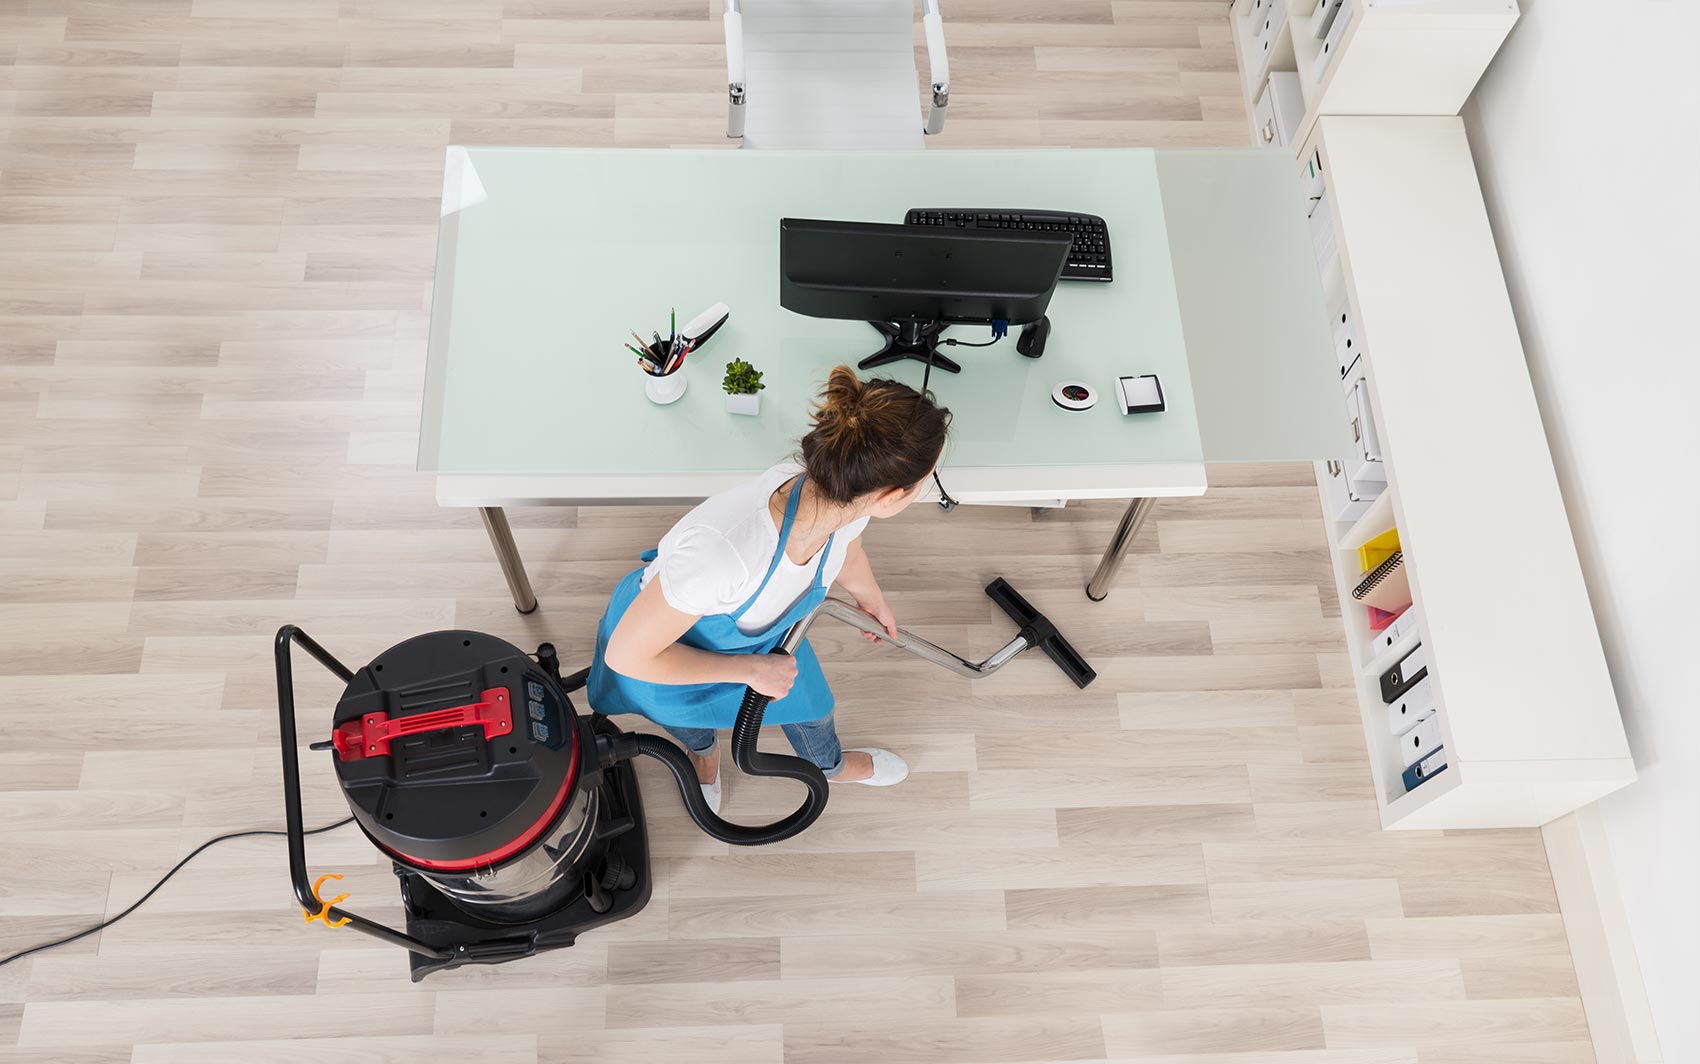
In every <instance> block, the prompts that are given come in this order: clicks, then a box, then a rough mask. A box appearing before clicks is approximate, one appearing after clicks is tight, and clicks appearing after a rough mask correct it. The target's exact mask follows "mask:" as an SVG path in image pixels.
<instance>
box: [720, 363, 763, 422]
mask: <svg viewBox="0 0 1700 1064" xmlns="http://www.w3.org/2000/svg"><path fill="white" fill-rule="evenodd" d="M720 386H721V387H722V388H725V389H726V409H727V410H728V411H729V412H731V413H734V414H749V415H751V416H754V415H756V414H759V413H761V390H762V389H763V388H765V387H767V385H765V384H763V383H762V382H761V370H759V369H756V368H755V367H754V366H752V365H750V364H749V363H748V362H745V361H744V360H743V359H741V358H735V359H733V360H732V361H730V362H728V363H726V379H725V380H724V381H722V382H721V385H720Z"/></svg>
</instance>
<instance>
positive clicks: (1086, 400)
mask: <svg viewBox="0 0 1700 1064" xmlns="http://www.w3.org/2000/svg"><path fill="white" fill-rule="evenodd" d="M1097 401H1098V393H1097V392H1095V391H1093V390H1092V386H1091V385H1090V384H1087V383H1086V382H1085V381H1063V382H1062V383H1060V384H1058V385H1057V386H1056V387H1055V388H1052V389H1051V402H1053V403H1055V404H1057V405H1058V406H1060V407H1062V408H1063V409H1064V410H1090V409H1092V404H1093V403H1096V402H1097Z"/></svg>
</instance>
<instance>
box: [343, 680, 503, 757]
mask: <svg viewBox="0 0 1700 1064" xmlns="http://www.w3.org/2000/svg"><path fill="white" fill-rule="evenodd" d="M480 697H481V698H482V699H483V701H481V702H469V703H467V704H466V705H464V706H451V707H450V708H448V709H436V710H432V711H431V712H429V713H415V714H413V715H412V716H409V717H397V718H395V719H394V720H391V719H390V717H389V714H387V713H367V714H365V715H363V716H361V717H360V719H358V720H349V721H344V722H342V723H341V724H340V725H338V726H337V729H336V731H334V732H332V733H331V745H332V746H334V747H336V753H337V756H338V757H339V758H341V759H342V760H344V761H358V760H360V759H361V758H363V757H383V756H386V755H388V754H389V752H390V742H391V740H394V739H400V738H403V737H405V736H409V735H419V734H421V733H423V732H434V731H444V730H446V729H448V728H464V727H466V726H467V725H469V724H482V725H484V738H486V739H494V738H496V737H497V736H498V735H507V734H508V733H509V732H511V731H513V729H514V714H513V708H512V707H511V706H510V705H509V704H508V689H507V688H506V687H491V688H489V689H487V690H486V691H484V693H483V694H482V695H481V696H480Z"/></svg>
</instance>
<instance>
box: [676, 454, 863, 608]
mask: <svg viewBox="0 0 1700 1064" xmlns="http://www.w3.org/2000/svg"><path fill="white" fill-rule="evenodd" d="M802 471H803V467H802V466H800V465H796V464H795V463H790V462H786V463H782V464H780V465H776V466H774V467H773V468H772V469H769V470H768V471H767V472H765V473H763V474H762V475H761V476H759V477H757V478H756V479H755V480H752V481H750V482H749V483H748V484H740V485H739V486H738V487H735V488H732V489H730V490H728V491H723V492H721V493H720V494H719V495H716V496H714V497H713V498H710V499H707V500H705V501H704V502H703V503H702V504H701V505H700V506H698V507H697V508H696V509H694V510H692V511H691V512H690V513H688V514H686V515H685V517H684V519H683V520H681V521H680V522H679V523H678V524H676V525H674V526H673V528H672V531H670V532H668V533H667V534H666V535H665V536H662V537H661V545H660V547H658V548H657V553H656V558H655V560H654V561H653V562H650V563H649V568H647V569H645V570H644V573H643V583H644V586H646V587H647V586H648V585H649V582H650V581H651V580H653V579H655V577H656V574H658V573H659V574H660V576H661V593H662V594H663V595H664V596H665V597H666V599H667V604H668V605H669V606H672V607H673V608H674V609H676V610H678V611H679V612H681V613H696V614H714V613H731V612H733V611H735V610H736V609H737V608H738V607H739V606H742V605H743V604H744V603H745V602H747V601H748V600H749V597H750V596H751V595H754V594H755V593H756V588H758V587H761V581H762V577H764V576H766V575H767V567H768V564H769V563H770V562H772V561H773V555H774V552H775V551H777V550H778V549H779V528H778V526H777V525H776V524H775V523H774V521H775V518H774V516H773V514H772V513H770V512H769V510H768V508H767V500H768V498H769V497H770V496H771V495H772V494H773V493H774V491H776V490H777V489H778V488H779V486H780V485H782V484H784V483H785V482H786V481H787V480H790V479H791V478H792V477H794V476H796V475H797V474H798V473H801V472H802ZM866 527H868V519H867V518H866V517H862V518H858V519H856V520H855V521H852V522H850V523H849V524H847V525H845V526H844V527H843V528H841V529H839V530H838V532H837V533H836V534H835V535H834V536H833V539H832V554H831V555H830V556H829V557H828V558H827V559H826V567H825V568H824V569H822V570H821V582H822V583H823V584H825V585H827V586H830V585H831V584H832V582H833V581H834V580H836V579H837V578H838V572H839V570H841V569H843V568H844V559H845V558H846V557H847V555H848V552H849V550H850V544H851V543H852V542H853V541H854V540H855V539H856V537H857V536H859V535H861V534H862V529H864V528H866ZM819 562H820V553H819V552H818V551H817V552H816V553H815V556H814V557H812V558H810V559H809V560H808V561H806V562H804V563H803V564H801V565H798V564H797V563H796V562H793V561H792V560H791V559H790V558H789V557H786V556H781V557H780V559H779V567H778V568H777V569H775V570H774V571H773V579H771V580H769V581H768V582H767V587H765V588H762V592H761V597H760V598H758V599H756V601H755V602H754V603H753V604H752V605H751V606H750V608H749V610H748V611H747V612H746V613H745V614H744V615H743V616H742V617H740V618H738V630H739V631H740V632H745V633H754V632H759V631H761V630H762V629H764V628H767V627H768V626H769V625H771V624H773V622H774V621H776V620H778V619H779V618H780V617H781V616H783V615H784V614H785V611H786V610H788V609H790V608H791V607H792V606H793V605H795V604H796V602H797V600H798V599H800V598H802V597H803V596H804V595H805V594H807V593H808V591H809V589H810V588H811V587H813V586H814V579H815V566H816V565H817V564H819Z"/></svg>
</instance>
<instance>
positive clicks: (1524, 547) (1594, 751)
mask: <svg viewBox="0 0 1700 1064" xmlns="http://www.w3.org/2000/svg"><path fill="white" fill-rule="evenodd" d="M1301 28H1302V27H1301ZM1313 152H1320V153H1321V164H1322V170H1323V179H1324V181H1325V183H1326V185H1327V187H1328V189H1329V192H1330V195H1329V204H1330V210H1331V211H1333V212H1334V213H1333V219H1334V224H1335V227H1336V241H1337V245H1338V247H1337V254H1336V258H1337V261H1338V262H1339V264H1340V268H1341V271H1342V277H1341V281H1342V284H1343V287H1344V289H1345V291H1346V296H1347V298H1349V299H1350V301H1351V304H1352V308H1353V313H1354V318H1355V322H1356V326H1357V335H1358V339H1359V340H1360V342H1361V344H1362V346H1363V349H1364V354H1363V356H1362V358H1361V359H1360V365H1361V369H1360V371H1359V372H1357V373H1354V374H1353V375H1352V378H1351V380H1356V379H1357V378H1358V377H1359V376H1361V377H1362V379H1363V380H1364V381H1365V386H1366V389H1367V392H1368V398H1369V402H1370V408H1371V411H1370V412H1371V416H1372V417H1373V418H1374V420H1375V422H1376V432H1377V435H1378V437H1379V439H1380V442H1381V445H1382V447H1383V449H1384V454H1386V456H1387V463H1386V470H1387V473H1388V481H1389V483H1388V486H1387V488H1386V489H1385V490H1384V491H1383V493H1382V494H1381V496H1379V497H1378V498H1377V499H1376V500H1375V501H1374V502H1373V503H1371V504H1370V505H1369V506H1368V508H1367V509H1366V510H1365V511H1364V513H1363V514H1362V515H1361V516H1359V517H1358V518H1357V519H1355V520H1350V521H1333V520H1330V521H1328V522H1327V524H1326V527H1327V529H1328V532H1329V533H1330V539H1331V544H1330V546H1331V555H1332V563H1331V564H1332V567H1333V570H1334V577H1335V585H1336V591H1337V593H1338V595H1339V601H1340V604H1341V616H1342V621H1343V625H1344V628H1345V634H1346V643H1347V649H1348V652H1349V659H1350V661H1351V662H1352V666H1353V671H1352V680H1353V683H1354V685H1355V688H1356V691H1357V694H1358V700H1359V710H1360V715H1361V717H1362V722H1363V726H1364V740H1365V748H1366V750H1367V751H1368V755H1369V762H1370V768H1371V773H1372V775H1373V776H1374V779H1375V791H1376V804H1377V808H1378V811H1379V813H1380V817H1381V823H1382V826H1383V827H1384V828H1399V829H1435V828H1441V829H1446V828H1478V827H1527V826H1539V825H1541V824H1545V823H1547V822H1549V821H1551V820H1552V819H1554V818H1556V817H1558V816H1561V815H1563V814H1565V813H1567V812H1570V811H1571V810H1574V809H1576V808H1578V807H1579V806H1581V805H1584V804H1587V803H1588V802H1591V801H1594V800H1597V799H1598V798H1599V797H1601V796H1602V795H1604V794H1608V793H1610V792H1611V791H1613V790H1616V789H1617V788H1619V787H1622V786H1623V785H1624V784H1626V783H1628V782H1629V781H1631V780H1633V779H1634V775H1635V770H1634V765H1633V762H1632V761H1631V760H1630V757H1629V750H1628V743H1627V740H1626V738H1625V736H1624V732H1623V723H1622V719H1621V717H1620V716H1619V713H1618V709H1617V703H1616V698H1615V695H1614V694H1613V692H1612V689H1611V682H1610V677H1609V675H1608V673H1607V671H1606V669H1605V660H1604V654H1603V652H1602V651H1601V649H1600V645H1599V633H1598V630H1597V629H1596V627H1595V625H1594V620H1593V612H1592V609H1591V606H1590V604H1589V602H1588V597H1587V591H1586V588H1585V586H1584V585H1583V584H1582V581H1581V573H1580V566H1579V564H1578V562H1577V560H1576V553H1575V544H1574V542H1573V541H1572V540H1571V538H1570V531H1569V523H1568V519H1567V515H1566V513H1565V510H1564V505H1563V499H1562V496H1561V495H1560V493H1559V491H1558V487H1557V479H1556V476H1555V475H1554V473H1553V469H1552V458H1551V454H1550V452H1549V451H1548V449H1547V445H1546V434H1545V431H1544V429H1543V427H1542V425H1541V422H1540V416H1539V410H1538V408H1537V407H1536V405H1535V403H1534V400H1533V389H1532V387H1531V385H1530V382H1529V378H1528V368H1527V365H1526V363H1525V361H1524V359H1523V353H1522V346H1521V344H1520V342H1519V339H1518V335H1517V331H1516V325H1515V322H1514V321H1513V320H1512V317H1511V313H1510V305H1509V300H1508V299H1507V297H1506V294H1505V290H1504V280H1503V276H1502V274H1501V272H1500V265H1499V259H1498V253H1497V250H1496V249H1495V247H1494V244H1493V237H1492V232H1491V230H1490V229H1489V228H1488V225H1487V221H1486V215H1485V211H1484V210H1483V207H1482V202H1481V189H1480V185H1479V184H1478V182H1477V179H1476V175H1475V167H1474V161H1473V160H1472V159H1471V157H1470V152H1469V145H1468V141H1467V140H1466V138H1465V137H1464V132H1463V125H1462V123H1461V122H1460V121H1459V120H1458V119H1457V118H1455V117H1451V118H1448V117H1408V118H1380V117H1337V116H1331V115H1325V116H1322V117H1321V118H1320V119H1318V120H1317V121H1316V123H1315V125H1314V128H1313V129H1312V132H1311V139H1310V140H1309V141H1308V142H1307V143H1306V144H1305V145H1303V147H1302V148H1301V150H1300V152H1299V153H1298V159H1299V160H1301V162H1299V163H1298V165H1300V166H1307V165H1308V160H1309V159H1310V158H1311V155H1312V153H1313ZM1307 194H1310V193H1307ZM1351 380H1348V381H1343V382H1342V384H1343V386H1349V385H1350V383H1351ZM1459 380H1468V381H1470V382H1471V387H1469V388H1458V387H1456V386H1455V385H1456V382H1457V381H1459ZM1341 413H1342V416H1344V415H1345V413H1346V412H1345V410H1344V406H1342V411H1341ZM1461 426H1468V427H1469V429H1468V430H1464V429H1462V428H1461ZM1483 453H1491V454H1493V456H1494V465H1495V469H1496V470H1497V475H1496V476H1494V477H1491V478H1489V477H1487V476H1484V475H1483V468H1482V463H1481V455H1482V454H1483ZM1317 481H1318V486H1319V489H1321V490H1322V492H1323V498H1324V506H1325V507H1329V506H1330V503H1329V492H1330V489H1332V488H1333V487H1334V479H1333V478H1329V477H1328V476H1327V472H1326V468H1325V466H1323V465H1321V464H1319V465H1318V467H1317ZM1329 512H1330V513H1332V512H1334V511H1332V509H1330V510H1329ZM1389 527H1397V528H1398V529H1399V534H1400V547H1401V550H1402V551H1403V553H1404V555H1405V561H1406V566H1407V568H1408V571H1409V577H1410V580H1411V593H1412V598H1413V600H1414V606H1413V608H1414V609H1416V610H1417V611H1418V613H1417V614H1416V615H1415V617H1414V622H1415V623H1414V624H1413V625H1412V626H1411V629H1410V630H1408V631H1406V632H1403V633H1401V634H1400V636H1399V637H1398V638H1397V639H1396V641H1395V642H1394V643H1393V644H1392V645H1387V644H1386V643H1385V642H1384V641H1382V640H1381V639H1380V638H1379V637H1378V634H1377V633H1372V632H1370V631H1369V627H1368V612H1367V610H1366V608H1365V607H1364V606H1362V605H1361V604H1360V603H1358V602H1357V601H1356V600H1355V599H1353V598H1352V597H1351V591H1352V588H1353V587H1355V586H1356V584H1357V581H1358V579H1359V578H1360V576H1361V574H1360V572H1359V570H1360V568H1361V566H1360V565H1359V564H1358V559H1357V552H1356V548H1357V547H1358V546H1359V545H1361V544H1362V543H1363V542H1365V541H1367V540H1368V539H1370V538H1372V537H1373V536H1375V535H1377V534H1379V533H1381V532H1382V531H1385V530H1386V529H1387V528H1389ZM1495 537H1500V538H1504V539H1506V540H1508V541H1509V542H1511V543H1514V545H1515V556H1516V563H1515V564H1508V561H1507V556H1506V552H1505V550H1500V549H1496V548H1495V543H1494V539H1495ZM1530 615H1532V616H1537V617H1539V618H1541V623H1540V624H1539V625H1534V624H1528V623H1519V621H1518V620H1517V618H1521V617H1524V616H1530ZM1419 644H1420V645H1421V646H1423V647H1424V649H1425V653H1426V655H1427V660H1428V665H1429V669H1430V673H1429V677H1428V680H1429V685H1430V689H1431V690H1432V691H1433V693H1434V698H1435V716H1434V721H1435V723H1436V725H1437V727H1438V729H1439V732H1440V739H1441V741H1442V742H1443V744H1444V746H1445V749H1446V755H1447V757H1446V759H1447V768H1446V770H1445V771H1444V772H1441V773H1439V774H1438V775H1436V776H1434V777H1432V778H1431V779H1429V780H1427V781H1426V782H1424V783H1423V784H1421V785H1420V786H1419V787H1417V788H1416V789H1414V790H1413V791H1411V792H1409V793H1407V792H1406V791H1405V789H1404V782H1403V779H1402V775H1403V771H1404V750H1403V749H1402V747H1401V746H1400V744H1399V742H1398V739H1397V737H1395V736H1393V734H1392V733H1391V731H1390V729H1389V727H1388V723H1387V709H1386V707H1385V705H1384V704H1383V703H1382V701H1381V697H1380V677H1381V675H1382V674H1383V673H1384V672H1385V671H1386V670H1387V669H1388V668H1390V667H1391V666H1392V665H1393V664H1395V663H1396V662H1397V661H1399V660H1400V659H1401V658H1403V657H1404V656H1405V655H1406V654H1407V653H1409V652H1410V650H1412V649H1413V648H1415V647H1416V646H1418V645H1419Z"/></svg>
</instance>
